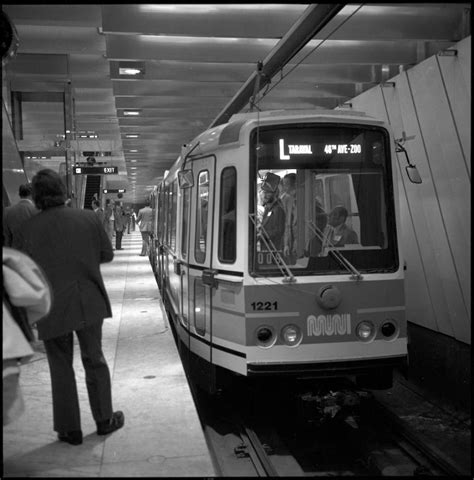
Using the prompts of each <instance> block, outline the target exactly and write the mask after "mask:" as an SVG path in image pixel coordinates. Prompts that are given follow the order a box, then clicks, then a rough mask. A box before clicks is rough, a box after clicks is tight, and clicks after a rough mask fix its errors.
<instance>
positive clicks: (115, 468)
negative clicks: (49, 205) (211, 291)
mask: <svg viewBox="0 0 474 480" xmlns="http://www.w3.org/2000/svg"><path fill="white" fill-rule="evenodd" d="M141 243H142V241H141V235H140V232H139V231H138V230H137V231H134V232H131V233H130V234H124V237H123V241H122V247H123V250H120V251H117V250H116V251H115V252H114V253H115V257H114V259H113V261H112V262H110V263H106V264H102V265H101V271H102V274H103V278H104V282H105V285H106V288H107V291H108V293H109V297H110V301H111V304H112V312H113V317H112V318H107V319H105V321H104V327H103V349H104V354H105V357H106V359H107V362H108V365H109V369H110V374H111V377H112V399H113V408H114V410H122V411H123V412H124V414H125V425H124V426H123V428H122V429H120V430H118V431H116V432H114V433H112V434H110V435H107V436H98V435H97V434H96V425H95V422H94V420H93V418H92V414H91V411H90V407H89V401H88V397H87V389H86V384H85V378H84V370H83V367H82V363H81V359H80V354H79V346H78V343H77V339H76V338H75V347H74V348H75V350H74V369H75V372H76V379H77V387H78V392H79V399H80V406H81V421H82V431H83V435H84V442H83V444H82V445H78V446H72V445H69V444H67V443H64V442H60V441H58V440H57V435H56V432H54V431H53V420H52V397H51V383H50V376H49V367H48V362H47V359H46V354H45V353H44V347H43V342H40V341H38V342H35V343H34V349H35V355H34V356H33V358H32V359H31V360H30V361H29V362H28V363H27V364H25V365H22V368H21V375H20V384H21V388H22V392H23V397H24V403H25V412H24V413H23V414H22V415H21V417H19V418H18V419H17V420H16V421H14V422H13V423H11V424H9V425H7V426H5V427H4V428H3V476H4V477H134V476H135V477H146V476H149V477H184V476H199V477H213V476H216V473H215V470H214V467H213V463H212V460H211V455H210V453H209V450H208V447H207V444H206V440H205V437H204V433H203V431H202V428H201V424H200V421H199V417H198V414H197V411H196V407H195V405H194V401H193V398H192V396H191V392H190V390H189V386H188V383H187V380H186V376H185V373H184V370H183V366H182V364H181V361H180V358H179V354H178V351H177V348H176V345H175V342H174V339H173V334H172V332H171V329H170V326H169V323H168V319H167V318H166V315H165V313H164V310H163V309H162V303H161V297H160V294H159V290H158V287H157V284H156V281H155V277H154V274H153V272H152V269H151V266H150V263H149V259H148V257H145V256H144V257H141V256H139V253H140V251H141Z"/></svg>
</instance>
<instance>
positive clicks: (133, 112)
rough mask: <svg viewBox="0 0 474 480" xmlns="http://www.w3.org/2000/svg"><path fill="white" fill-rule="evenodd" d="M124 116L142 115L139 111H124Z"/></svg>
mask: <svg viewBox="0 0 474 480" xmlns="http://www.w3.org/2000/svg"><path fill="white" fill-rule="evenodd" d="M123 114H124V115H126V116H137V115H140V111H139V110H124V111H123Z"/></svg>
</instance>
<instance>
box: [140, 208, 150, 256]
mask: <svg viewBox="0 0 474 480" xmlns="http://www.w3.org/2000/svg"><path fill="white" fill-rule="evenodd" d="M137 222H138V227H139V228H140V233H141V234H142V251H141V253H140V256H141V257H143V256H145V255H148V253H149V251H150V234H151V229H152V224H153V210H152V209H151V207H150V203H149V202H148V203H147V204H146V205H145V206H144V207H143V208H141V209H140V210H138V217H137Z"/></svg>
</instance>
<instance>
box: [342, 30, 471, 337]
mask: <svg viewBox="0 0 474 480" xmlns="http://www.w3.org/2000/svg"><path fill="white" fill-rule="evenodd" d="M454 48H455V49H456V50H457V51H458V54H457V56H433V57H430V58H428V59H427V60H425V61H423V62H422V63H420V64H419V65H417V66H415V67H413V68H411V69H410V70H408V71H406V72H402V73H400V74H399V75H397V76H396V77H394V78H393V79H391V80H390V81H391V82H395V86H394V87H390V86H383V87H381V86H377V87H374V88H373V89H371V90H369V91H367V92H364V93H363V94H362V95H359V96H358V97H356V98H354V99H353V100H352V101H351V102H352V106H353V109H354V110H362V111H365V112H367V113H368V114H370V115H373V116H376V117H378V118H384V119H386V120H388V121H389V123H390V124H391V125H392V127H393V129H394V134H395V137H396V138H400V137H401V136H402V132H406V136H407V137H409V140H407V142H406V144H405V147H406V149H407V151H408V154H409V157H410V160H411V162H412V163H415V164H416V165H417V167H418V170H419V172H420V175H421V177H422V179H423V183H422V184H421V185H414V184H412V183H410V181H409V180H408V179H407V177H406V174H405V169H404V167H405V164H406V162H405V159H404V157H403V156H399V159H398V161H399V168H400V173H401V175H400V177H399V185H398V188H399V192H400V204H401V222H402V225H401V228H402V246H403V250H404V256H405V258H406V261H407V271H406V301H407V318H408V320H409V321H411V322H413V323H416V324H418V325H421V326H424V327H427V328H429V329H431V330H434V331H436V332H440V333H443V334H446V335H449V336H452V337H454V338H456V339H457V340H460V341H463V342H466V343H470V336H471V333H470V332H471V331H470V324H471V308H470V300H471V294H470V292H471V280H470V277H471V271H470V265H471V262H470V255H471V252H470V218H471V208H470V193H471V172H470V151H471V145H470V104H471V90H470V88H471V86H470V48H471V42H470V37H468V38H466V39H464V40H463V41H461V42H459V44H457V45H456V46H455V47H454ZM380 92H382V95H380ZM410 137H413V138H410Z"/></svg>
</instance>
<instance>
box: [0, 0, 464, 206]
mask: <svg viewBox="0 0 474 480" xmlns="http://www.w3.org/2000/svg"><path fill="white" fill-rule="evenodd" d="M470 6H471V5H470V3H456V4H454V3H446V4H441V3H433V4H429V3H418V4H415V3H405V4H403V3H379V4H349V5H346V6H344V7H343V8H342V9H341V10H340V11H339V12H338V13H337V15H336V16H335V17H334V18H333V19H332V20H331V21H330V22H329V23H328V24H327V25H326V26H324V27H323V28H321V29H320V30H319V31H318V32H317V33H316V34H315V35H314V36H313V38H312V39H311V40H310V41H309V42H308V43H306V45H304V46H303V48H301V49H300V51H299V52H298V53H297V54H296V55H295V56H294V57H293V58H291V59H290V60H289V61H288V62H287V63H286V64H282V65H281V69H280V71H278V73H277V74H276V75H275V76H274V77H273V78H272V79H271V83H270V85H269V86H268V87H266V90H265V94H264V91H262V92H260V94H259V103H258V105H259V108H261V109H282V108H299V109H306V108H321V107H322V108H335V107H336V106H339V105H342V104H343V103H344V102H347V101H349V100H350V99H351V98H352V97H353V96H355V95H357V94H359V93H362V92H363V91H365V90H367V89H369V88H372V87H373V86H374V85H377V84H379V83H380V82H383V81H386V80H387V79H388V78H391V77H393V76H394V75H396V74H397V73H398V72H399V71H400V70H406V69H408V68H410V67H411V66H413V65H415V64H417V63H419V62H421V61H422V60H424V59H425V58H427V57H429V56H431V55H433V54H436V53H437V52H438V51H439V50H442V49H445V48H449V47H450V46H452V45H453V44H454V43H455V42H458V41H459V40H461V39H462V38H464V37H466V36H468V35H470ZM2 8H3V9H4V11H6V13H7V14H8V15H9V16H10V18H11V19H12V21H13V23H14V25H15V27H16V29H17V31H18V35H19V39H20V46H19V49H18V53H17V55H16V57H14V58H13V60H12V61H11V62H10V63H9V64H8V65H7V67H6V69H5V73H6V78H7V80H8V82H9V83H8V85H9V86H10V87H11V89H12V90H17V91H24V92H48V91H64V90H65V86H66V82H67V81H70V82H71V86H72V89H73V95H74V98H75V122H74V124H75V129H76V133H78V132H79V131H94V132H96V134H97V135H98V139H96V140H95V141H92V140H91V141H85V140H84V141H81V142H79V141H76V142H73V144H74V145H75V147H74V148H75V149H77V151H85V150H90V151H105V150H109V151H112V150H113V152H114V156H113V157H112V159H113V160H112V161H113V162H114V164H116V165H117V166H118V167H119V171H120V172H121V174H123V175H118V176H117V177H116V178H113V177H114V176H109V177H108V180H109V182H110V185H120V186H117V187H116V188H126V189H127V193H126V194H125V195H124V198H123V199H124V201H126V202H133V201H135V202H141V201H143V200H144V199H145V198H146V197H147V195H148V194H149V191H150V182H152V181H156V180H157V179H158V178H159V177H160V176H162V175H163V173H164V171H165V170H166V169H167V168H169V166H170V165H171V163H172V162H173V161H174V160H175V159H176V158H177V157H178V155H179V153H180V149H181V145H182V144H183V143H188V142H189V141H191V140H192V139H193V137H194V136H195V135H197V134H199V133H200V132H202V131H203V130H204V129H206V128H207V127H208V126H209V125H210V124H211V122H213V121H214V120H215V119H216V118H217V117H218V116H220V115H221V113H222V111H223V109H224V108H225V107H226V106H228V105H229V104H230V103H231V100H232V99H233V98H235V95H236V93H237V92H239V91H240V90H241V89H242V87H243V85H244V84H245V83H246V82H247V81H248V80H249V78H250V77H251V76H252V75H253V74H254V72H255V71H256V66H257V62H259V61H263V60H265V58H267V57H268V56H269V55H270V54H271V53H272V54H273V53H274V52H275V51H277V49H278V48H279V46H280V45H281V42H282V41H285V39H286V38H287V33H288V32H289V31H290V30H291V29H292V28H293V27H294V25H296V24H298V25H299V23H298V22H299V21H300V19H301V18H302V16H304V15H306V14H307V12H309V10H311V9H315V8H318V5H317V4H247V3H246V4H190V5H186V4H111V5H90V4H89V5H85V4H84V5H80V4H74V5H71V4H64V5H59V4H55V5H40V4H37V5H13V4H11V5H2ZM296 30H298V29H296ZM282 39H283V40H282ZM124 62H128V64H129V65H128V66H135V67H138V66H141V67H143V68H144V71H142V72H141V73H140V75H138V76H137V77H131V76H121V75H119V67H120V66H127V65H126V63H124ZM246 101H247V104H246V105H245V107H244V108H243V109H242V111H246V110H248V109H249V104H248V99H246ZM133 109H136V110H138V111H139V115H138V116H134V117H130V116H126V115H125V111H126V110H133ZM37 113H38V115H37V117H38V118H34V117H31V116H30V117H28V118H27V119H26V122H27V124H26V127H27V130H28V133H29V134H30V133H31V134H32V135H34V134H35V131H36V132H41V131H44V132H47V134H45V137H46V138H45V139H42V138H41V139H40V140H38V141H36V144H37V145H38V147H41V148H43V149H44V151H53V152H54V149H53V148H52V140H53V137H52V135H53V133H54V132H55V131H56V130H57V125H58V122H59V120H58V118H59V117H58V114H57V112H56V114H55V112H52V111H51V110H50V109H49V110H48V107H47V106H46V104H41V105H39V106H38V110H37ZM38 122H41V123H42V124H43V125H40V124H39V123H38ZM60 123H61V122H59V124H60ZM126 133H139V134H140V137H139V138H137V139H128V138H125V134H126ZM48 135H49V136H48ZM84 142H85V143H84ZM131 150H137V151H136V152H134V151H131ZM132 166H133V167H137V168H134V169H132V168H131V167H132ZM132 171H134V172H136V173H137V174H136V175H131V172H132ZM132 177H136V180H134V181H133V182H132V180H131V179H132ZM129 179H130V181H129ZM132 183H133V185H136V187H135V191H136V192H138V193H136V194H132V193H131V191H132ZM110 185H109V186H110ZM111 188H113V187H111Z"/></svg>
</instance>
